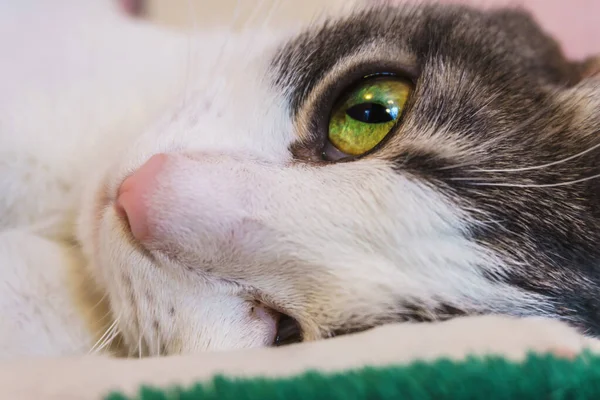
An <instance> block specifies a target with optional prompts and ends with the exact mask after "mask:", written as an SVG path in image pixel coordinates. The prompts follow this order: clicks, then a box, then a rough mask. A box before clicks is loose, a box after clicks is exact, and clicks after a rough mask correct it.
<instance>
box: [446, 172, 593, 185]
mask: <svg viewBox="0 0 600 400" xmlns="http://www.w3.org/2000/svg"><path fill="white" fill-rule="evenodd" d="M596 178H600V174H597V175H592V176H587V177H585V178H581V179H575V180H572V181H566V182H557V183H542V184H535V183H531V184H529V183H493V182H468V183H469V184H470V185H473V186H497V187H516V188H550V187H559V186H569V185H575V184H577V183H581V182H585V181H589V180H592V179H596ZM452 180H465V181H470V180H484V178H452Z"/></svg>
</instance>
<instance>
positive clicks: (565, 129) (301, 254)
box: [81, 6, 600, 354]
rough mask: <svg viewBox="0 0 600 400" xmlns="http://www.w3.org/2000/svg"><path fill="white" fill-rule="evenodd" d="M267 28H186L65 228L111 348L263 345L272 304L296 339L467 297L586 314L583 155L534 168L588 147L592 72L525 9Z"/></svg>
mask: <svg viewBox="0 0 600 400" xmlns="http://www.w3.org/2000/svg"><path fill="white" fill-rule="evenodd" d="M273 36H274V35H273V34H272V33H271V34H269V35H266V36H260V37H259V36H251V35H246V36H244V37H229V38H225V37H222V38H220V36H219V35H218V34H214V35H212V36H211V35H208V36H207V37H206V38H205V39H206V41H207V43H213V45H210V44H207V45H206V48H203V50H202V51H203V53H202V58H201V59H202V64H201V65H198V66H196V68H195V69H194V70H192V71H191V73H190V74H191V78H190V88H191V89H190V90H189V92H188V93H187V94H186V99H185V101H184V103H183V104H182V105H178V106H177V107H176V108H175V110H174V111H173V112H172V113H171V114H169V115H168V116H167V117H166V118H165V119H164V120H162V121H160V122H159V123H158V124H157V125H156V126H155V127H154V128H153V129H151V130H149V131H148V132H146V133H145V134H144V135H143V136H141V137H140V139H139V141H138V142H137V143H135V145H134V146H132V147H131V148H129V149H126V150H125V152H124V154H123V156H122V158H121V162H120V163H119V164H118V165H113V166H112V167H111V169H110V172H109V173H108V175H106V176H103V179H102V180H101V182H100V183H98V182H94V183H93V186H94V188H93V189H92V190H91V191H90V195H89V196H90V197H89V198H88V200H89V199H93V201H88V205H86V209H84V211H83V214H82V217H81V222H82V223H81V237H82V241H83V242H84V245H85V248H86V251H87V253H88V255H89V256H90V258H91V260H92V267H93V269H94V274H95V276H96V277H97V279H98V281H99V284H100V285H101V286H102V287H103V288H104V289H105V290H106V291H107V293H108V296H109V299H110V303H111V307H112V310H113V315H114V317H115V318H116V319H118V322H117V324H118V326H119V328H120V330H121V332H122V333H123V336H124V339H125V342H126V344H127V346H128V348H129V349H130V352H131V353H132V354H137V353H138V352H143V353H145V354H173V353H181V352H194V351H202V350H209V349H228V348H239V347H249V346H265V345H271V344H272V343H273V342H274V340H275V337H276V335H277V334H278V332H277V330H278V327H277V322H278V320H279V318H280V314H279V313H281V314H284V315H286V316H289V317H291V318H292V319H293V320H295V321H296V322H297V324H298V326H299V328H300V332H301V335H302V336H303V338H304V339H305V340H314V339H318V338H323V337H328V336H331V335H335V334H339V333H344V332H351V331H355V330H361V329H365V328H368V327H370V326H373V325H377V324H381V323H386V322H391V321H405V320H413V319H417V320H420V319H425V320H426V319H435V318H446V317H449V316H453V315H457V314H463V313H489V312H498V313H511V314H517V315H525V314H546V315H553V316H562V317H565V318H570V319H572V320H573V321H575V322H578V323H580V324H581V325H583V326H585V327H586V328H590V329H596V327H595V326H591V325H590V322H589V316H588V314H587V313H589V312H590V310H593V309H594V304H592V303H593V301H592V300H590V299H591V298H593V296H592V289H593V288H595V287H597V285H596V284H595V283H594V279H598V277H597V276H595V275H593V273H592V272H591V271H592V268H593V267H595V266H596V263H597V261H598V259H599V257H600V252H599V251H598V250H597V249H596V248H595V243H596V240H597V238H598V237H599V236H600V230H599V229H598V223H599V220H598V218H600V208H599V207H598V201H597V200H596V199H595V198H594V196H592V193H593V192H594V191H595V189H596V188H597V187H598V184H599V182H600V181H599V180H594V179H588V178H590V177H592V176H594V175H595V174H598V173H600V168H599V167H598V165H599V164H598V163H596V162H594V161H596V160H597V154H598V152H596V151H590V152H587V153H585V154H583V155H581V156H580V157H576V158H574V159H570V160H567V161H566V162H561V163H557V164H555V165H551V166H548V167H540V168H537V167H535V166H540V165H545V164H548V163H552V162H554V161H559V160H562V159H565V158H566V157H569V156H571V155H575V154H578V153H580V152H582V151H584V150H586V149H589V148H590V147H591V146H593V145H595V144H597V143H600V139H599V138H597V137H598V127H599V126H600V124H599V120H598V118H597V117H595V116H594V112H593V110H594V109H597V108H598V105H599V104H600V95H599V93H600V89H599V86H598V83H597V82H596V83H594V80H593V79H588V80H582V79H581V71H580V69H579V68H578V67H577V66H575V65H574V64H571V63H568V62H567V61H565V60H564V59H563V57H562V55H561V54H560V52H559V50H558V48H557V47H556V46H555V44H554V42H552V41H551V40H550V39H548V38H547V37H545V36H543V34H542V33H541V32H540V31H539V30H538V28H537V27H536V26H535V25H534V24H533V23H532V22H531V21H530V19H529V18H528V17H526V16H524V15H522V14H520V13H517V12H490V13H482V12H477V11H472V10H468V9H465V8H445V7H444V8H442V7H437V6H432V7H429V6H427V7H402V8H375V9H369V10H366V11H359V12H356V13H355V14H353V15H351V16H349V17H348V16H345V17H343V18H340V19H332V20H331V21H330V22H328V23H327V24H326V25H318V26H311V27H309V28H308V29H307V30H306V31H304V32H303V33H300V34H298V35H295V36H292V37H291V38H289V37H287V36H283V35H282V37H281V38H278V37H273ZM221 39H222V41H220V40H221ZM223 46H224V47H223ZM250 49H251V50H250ZM192 82H193V83H192ZM388 106H389V107H388ZM386 107H387V108H386ZM157 154H160V155H158V156H156V155H157ZM153 155H155V156H154V157H152V158H151V156H153ZM149 159H151V160H150V161H148V160H149ZM142 165H144V167H142ZM140 167H142V168H141V169H140ZM532 167H533V168H532ZM132 174H133V175H132ZM128 176H132V178H129V180H127V181H126V183H125V184H124V185H123V186H122V183H123V181H124V179H125V178H127V177H128ZM579 179H582V180H584V182H581V183H569V182H572V181H574V180H579ZM539 185H545V186H541V187H540V186H539ZM115 204H117V205H116V206H115ZM594 285H596V286H594ZM586 307H587V308H586ZM273 310H277V312H275V311H273ZM284 320H285V322H284V323H282V324H281V326H280V328H281V330H283V331H288V332H279V333H280V334H281V335H282V336H293V334H289V330H290V329H289V328H290V326H289V325H290V320H289V319H287V318H284ZM280 339H282V340H283V341H285V340H286V339H293V338H291V337H281V338H280Z"/></svg>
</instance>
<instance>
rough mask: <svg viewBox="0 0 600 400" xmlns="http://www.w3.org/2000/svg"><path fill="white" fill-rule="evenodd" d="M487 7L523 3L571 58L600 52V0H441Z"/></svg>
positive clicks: (441, 0) (442, 0)
mask: <svg viewBox="0 0 600 400" xmlns="http://www.w3.org/2000/svg"><path fill="white" fill-rule="evenodd" d="M438 1H440V2H443V3H459V2H463V3H471V4H475V5H481V6H484V7H493V6H498V5H522V6H524V7H525V8H527V9H529V10H530V11H532V12H533V14H534V15H535V17H536V18H537V20H538V21H539V22H540V23H541V24H542V26H543V27H544V28H545V29H546V30H547V31H548V32H549V33H551V34H553V35H554V36H555V37H556V38H557V39H558V40H559V41H561V42H562V44H563V45H564V49H565V52H566V53H567V54H568V55H569V56H571V57H572V58H577V59H579V58H584V57H586V56H590V55H596V54H600V40H599V38H600V0H438Z"/></svg>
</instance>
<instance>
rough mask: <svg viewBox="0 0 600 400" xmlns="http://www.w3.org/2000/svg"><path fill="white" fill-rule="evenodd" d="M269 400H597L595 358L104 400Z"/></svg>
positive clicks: (379, 372)
mask: <svg viewBox="0 0 600 400" xmlns="http://www.w3.org/2000/svg"><path fill="white" fill-rule="evenodd" d="M131 399H141V400H173V399H178V400H192V399H193V400H200V399H202V400H209V399H210V400H213V399H215V400H216V399H219V400H249V399H253V400H254V399H256V400H269V399H282V400H283V399H286V400H287V399H289V400H294V399H328V400H338V399H339V400H362V399H365V400H366V399H369V400H376V399H418V400H422V399H435V400H438V399H439V400H441V399H453V400H462V399H486V400H496V399H503V400H513V399H552V400H559V399H569V400H579V399H598V400H600V357H599V356H592V355H590V354H583V355H581V356H580V357H578V358H576V359H573V360H565V359H558V358H555V357H552V356H549V355H544V356H538V355H530V356H529V357H528V358H527V360H526V361H525V362H523V363H520V364H518V363H512V362H509V361H506V360H504V359H501V358H495V357H490V358H482V359H475V358H472V359H468V360H466V361H464V362H452V361H448V360H440V361H437V362H434V363H414V364H411V365H407V366H398V367H386V368H365V369H362V370H358V371H349V372H344V373H335V374H320V373H316V372H307V373H305V374H302V375H299V376H295V377H291V378H285V379H263V378H260V379H233V378H226V377H217V378H215V379H214V380H213V381H212V382H209V383H204V384H197V385H195V386H193V387H189V388H168V389H158V388H151V387H144V388H141V389H140V392H139V395H138V396H136V397H127V396H123V395H121V394H118V393H115V394H111V395H110V396H108V397H107V400H131Z"/></svg>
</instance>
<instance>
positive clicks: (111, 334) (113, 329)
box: [88, 318, 119, 354]
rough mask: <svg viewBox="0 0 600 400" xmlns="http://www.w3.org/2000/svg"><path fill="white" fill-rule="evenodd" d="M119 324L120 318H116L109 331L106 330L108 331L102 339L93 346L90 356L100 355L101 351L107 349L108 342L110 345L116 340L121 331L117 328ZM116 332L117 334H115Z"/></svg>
mask: <svg viewBox="0 0 600 400" xmlns="http://www.w3.org/2000/svg"><path fill="white" fill-rule="evenodd" d="M118 322H119V318H115V320H114V321H113V323H112V324H110V326H109V327H108V329H106V331H105V332H104V334H103V335H102V336H101V337H100V339H98V341H97V342H96V343H95V344H94V345H93V346H92V348H91V349H90V350H89V352H88V354H92V353H98V352H99V351H100V350H101V349H103V348H104V347H106V343H107V341H108V343H110V341H112V340H113V339H114V337H115V336H116V334H118V332H119V329H118V326H117V324H118ZM115 332H116V334H115ZM109 338H110V339H109Z"/></svg>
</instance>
